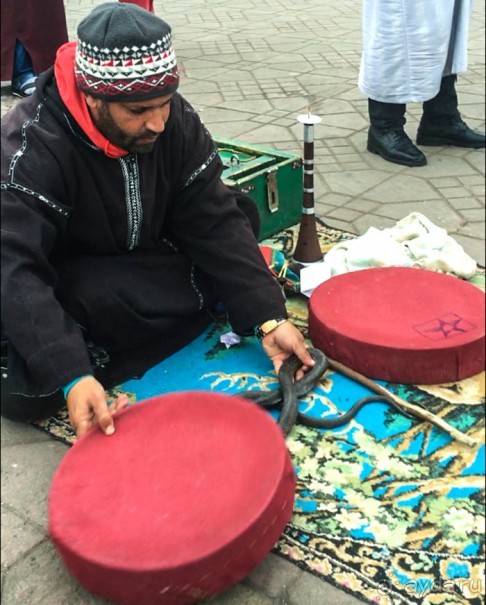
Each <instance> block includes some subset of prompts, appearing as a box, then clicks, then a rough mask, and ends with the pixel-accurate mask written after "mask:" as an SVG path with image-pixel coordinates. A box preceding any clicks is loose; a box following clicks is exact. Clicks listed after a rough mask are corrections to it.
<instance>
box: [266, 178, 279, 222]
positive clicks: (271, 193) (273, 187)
mask: <svg viewBox="0 0 486 605" xmlns="http://www.w3.org/2000/svg"><path fill="white" fill-rule="evenodd" d="M267 200H268V209H269V210H270V212H277V210H278V185H277V170H276V169H275V170H269V171H268V172H267Z"/></svg>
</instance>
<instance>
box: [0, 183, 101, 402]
mask: <svg viewBox="0 0 486 605" xmlns="http://www.w3.org/2000/svg"><path fill="white" fill-rule="evenodd" d="M65 220H66V219H65V218H64V217H62V216H61V215H59V216H58V213H57V212H56V211H55V210H52V209H49V208H47V207H46V205H45V204H44V203H43V202H42V201H40V200H39V199H37V198H35V197H34V196H31V195H27V194H25V193H21V192H18V191H15V190H13V189H9V188H5V187H4V188H3V190H2V223H1V226H2V242H1V254H2V261H1V262H2V276H1V277H2V279H1V282H2V292H1V300H2V327H3V329H4V331H5V334H6V336H7V337H8V339H9V341H10V342H11V344H12V346H13V347H14V349H15V350H16V351H17V353H18V354H19V355H20V357H21V358H22V359H23V360H24V361H25V364H26V366H27V370H28V373H29V374H30V376H31V377H32V379H33V380H34V381H35V382H36V383H37V384H38V386H39V388H40V389H41V391H42V392H41V393H39V394H49V393H52V392H54V391H55V390H57V389H58V388H60V387H61V386H62V385H64V384H66V383H68V382H69V381H70V380H72V379H73V378H75V377H77V376H80V375H83V374H90V373H92V371H93V370H92V367H91V363H90V360H89V355H88V351H87V348H86V345H85V343H84V339H83V336H82V333H81V330H80V328H79V326H78V325H77V324H76V323H75V322H74V320H73V319H72V318H71V317H70V316H69V315H68V314H66V313H65V312H64V310H63V309H62V307H61V305H60V304H59V302H58V301H57V299H56V296H55V288H56V285H57V278H56V273H55V271H54V269H53V267H52V265H51V263H50V261H49V255H50V252H51V250H52V249H53V246H54V242H55V241H56V237H57V234H58V232H59V230H60V229H61V228H62V225H63V222H65Z"/></svg>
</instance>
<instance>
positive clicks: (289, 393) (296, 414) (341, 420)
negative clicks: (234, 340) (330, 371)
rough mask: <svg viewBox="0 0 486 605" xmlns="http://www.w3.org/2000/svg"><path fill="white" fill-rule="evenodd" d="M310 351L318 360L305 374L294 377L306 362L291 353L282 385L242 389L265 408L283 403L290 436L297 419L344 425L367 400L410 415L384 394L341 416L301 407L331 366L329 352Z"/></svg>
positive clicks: (315, 424) (283, 420)
mask: <svg viewBox="0 0 486 605" xmlns="http://www.w3.org/2000/svg"><path fill="white" fill-rule="evenodd" d="M308 350H309V353H310V354H311V356H312V358H313V359H314V361H315V365H314V366H313V367H312V368H311V369H310V370H309V371H308V372H307V373H306V374H304V376H303V378H301V379H300V380H296V381H294V376H295V373H296V371H297V370H298V369H299V368H300V367H301V366H302V362H301V361H300V359H299V358H298V357H297V356H296V355H291V356H290V357H289V358H288V359H286V360H285V361H284V363H283V364H282V366H281V368H280V371H279V373H278V380H279V383H280V388H279V389H276V390H273V391H269V392H268V391H244V392H242V393H238V394H237V396H238V397H244V398H245V399H250V400H251V401H254V402H255V403H258V404H259V405H261V406H262V407H264V408H270V407H274V406H277V405H279V404H280V403H282V409H281V412H280V416H279V418H278V424H279V426H280V428H281V429H282V432H283V434H284V435H285V436H287V435H288V434H289V433H290V431H291V430H292V427H293V426H294V424H295V422H296V421H299V422H300V423H301V424H303V425H305V426H310V427H313V428H320V429H333V428H336V427H340V426H343V425H345V424H346V423H348V422H349V421H350V420H352V419H353V418H354V417H355V416H356V414H357V413H358V412H359V410H360V409H361V408H362V407H363V406H364V405H366V404H367V403H373V402H382V403H387V404H389V405H392V406H394V407H395V408H397V409H398V410H399V411H400V412H401V413H402V414H405V415H406V416H410V415H409V414H408V413H407V412H406V411H405V410H404V408H403V407H402V406H400V405H399V404H398V403H397V402H396V401H394V400H393V399H392V398H391V397H390V398H389V397H385V396H383V395H371V396H369V397H363V398H362V399H360V400H359V401H357V402H356V403H355V404H354V405H353V407H352V408H351V409H350V410H348V411H347V412H345V413H344V414H340V415H339V416H335V417H333V418H315V417H313V416H309V415H307V414H303V413H302V412H300V411H299V407H298V400H299V397H303V396H304V395H306V394H307V393H308V392H309V391H311V390H312V389H313V388H314V387H315V386H316V385H317V384H318V382H319V381H320V379H321V377H322V376H323V375H324V373H325V372H326V370H327V368H328V365H329V364H328V361H327V358H326V356H325V355H324V353H323V352H322V351H319V349H313V348H309V349H308Z"/></svg>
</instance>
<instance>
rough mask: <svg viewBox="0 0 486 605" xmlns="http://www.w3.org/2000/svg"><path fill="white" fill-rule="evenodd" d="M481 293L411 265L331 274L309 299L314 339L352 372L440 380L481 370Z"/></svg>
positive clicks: (403, 380)
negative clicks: (333, 275)
mask: <svg viewBox="0 0 486 605" xmlns="http://www.w3.org/2000/svg"><path fill="white" fill-rule="evenodd" d="M484 311H485V300H484V292H482V291H481V290H479V289H478V288H477V287H475V286H473V285H472V284H470V283H468V282H465V281H463V280H461V279H459V278H457V277H453V276H450V275H445V274H443V273H436V272H434V271H428V270H425V269H415V268H410V267H380V268H373V269H363V270H360V271H353V272H351V273H345V274H342V275H337V276H335V277H332V278H331V279H329V280H328V281H326V282H324V283H322V284H321V285H320V286H318V287H317V288H316V289H315V290H314V291H313V293H312V295H311V297H310V301H309V336H310V339H311V341H312V343H313V345H314V346H315V347H316V348H318V349H321V350H322V351H324V353H326V354H327V355H328V356H329V357H330V358H331V359H335V360H336V361H339V362H341V363H343V364H345V365H347V366H348V367H350V368H352V369H353V370H355V371H357V372H360V373H361V374H364V375H365V376H368V377H369V378H377V379H381V380H387V381H390V382H396V383H404V384H442V383H446V382H454V381H457V380H462V379H463V378H467V377H469V376H472V375H473V374H477V373H479V372H481V371H482V370H484V361H485V339H484V336H485V322H484Z"/></svg>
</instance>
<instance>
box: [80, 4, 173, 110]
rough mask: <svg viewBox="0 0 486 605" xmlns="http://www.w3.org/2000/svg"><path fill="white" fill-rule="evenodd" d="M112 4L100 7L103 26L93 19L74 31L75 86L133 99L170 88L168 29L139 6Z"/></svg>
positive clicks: (116, 98)
mask: <svg viewBox="0 0 486 605" xmlns="http://www.w3.org/2000/svg"><path fill="white" fill-rule="evenodd" d="M113 4H114V3H109V4H108V5H100V6H99V7H98V12H100V16H101V22H102V23H101V24H102V25H103V27H100V20H96V21H94V22H93V21H91V22H86V24H85V25H83V28H82V30H81V27H80V28H79V29H78V42H77V47H76V57H75V66H74V72H75V77H76V84H77V86H78V88H79V89H80V90H81V91H83V92H84V93H87V94H90V95H91V96H93V97H97V98H101V99H104V100H107V101H110V100H111V101H130V100H133V101H136V100H141V99H149V98H154V97H156V96H163V95H167V94H170V93H172V92H174V91H175V90H176V89H177V86H178V84H179V71H178V68H177V60H176V55H175V51H174V48H173V46H172V38H171V33H170V27H169V26H168V25H167V24H166V23H165V22H164V21H162V20H161V19H159V18H158V17H156V16H155V15H153V14H152V13H149V12H148V11H145V10H143V9H140V8H139V7H137V6H134V5H128V4H118V5H117V4H116V3H115V4H114V5H113ZM121 7H123V8H121ZM121 11H123V13H122V12H121ZM127 13H128V14H127ZM113 15H114V17H115V19H114V18H113ZM93 16H94V15H93ZM118 17H129V18H128V19H125V18H123V20H122V19H120V18H118ZM103 18H104V19H105V20H106V21H105V22H103ZM117 18H118V19H117ZM106 23H108V24H106ZM88 25H89V28H88ZM99 30H101V31H99ZM115 41H116V42H115Z"/></svg>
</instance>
